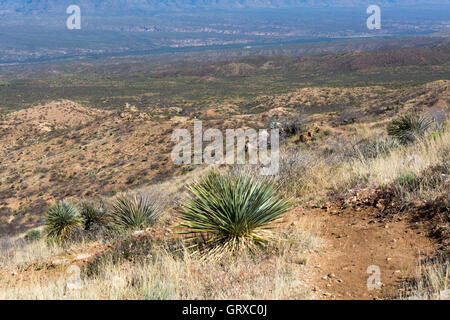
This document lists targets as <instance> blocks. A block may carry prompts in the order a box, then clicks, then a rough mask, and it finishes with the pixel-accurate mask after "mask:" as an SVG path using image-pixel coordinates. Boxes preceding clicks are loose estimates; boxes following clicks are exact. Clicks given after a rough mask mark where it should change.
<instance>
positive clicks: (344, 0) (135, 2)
mask: <svg viewBox="0 0 450 320" xmlns="http://www.w3.org/2000/svg"><path fill="white" fill-rule="evenodd" d="M72 4H77V5H79V6H80V7H82V8H85V10H87V11H88V12H92V10H97V12H99V13H100V12H101V13H102V14H104V13H114V14H128V13H136V12H149V11H154V10H182V9H237V8H289V7H305V6H306V7H312V6H340V7H342V6H365V5H370V4H378V5H382V6H392V5H408V6H413V5H424V4H448V0H377V1H373V0H371V1H369V0H122V1H121V0H0V14H14V13H16V14H33V13H59V12H64V11H65V8H67V7H68V6H69V5H72Z"/></svg>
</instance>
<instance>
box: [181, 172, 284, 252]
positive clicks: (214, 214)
mask: <svg viewBox="0 0 450 320" xmlns="http://www.w3.org/2000/svg"><path fill="white" fill-rule="evenodd" d="M188 191H189V196H188V198H187V199H186V200H185V202H184V203H183V204H182V206H181V212H180V214H181V223H180V227H181V228H185V229H186V230H187V231H185V232H182V233H185V234H189V235H191V239H197V238H199V237H204V236H206V237H207V244H208V245H209V248H210V249H211V250H212V251H213V252H229V253H233V252H236V251H238V250H240V249H242V248H249V249H254V248H256V245H258V244H263V243H265V242H267V240H268V239H269V238H268V235H269V233H268V229H269V228H270V226H269V223H271V222H273V221H276V220H277V219H278V218H280V216H281V215H282V214H284V213H285V212H286V211H287V210H288V208H289V207H290V205H291V203H290V201H288V200H285V199H282V198H281V197H280V196H279V195H278V194H277V191H276V189H275V187H274V185H273V184H272V183H269V182H265V181H263V180H260V179H258V178H256V177H251V176H248V175H245V174H238V175H237V176H231V175H222V174H219V173H217V172H210V173H209V174H207V175H206V176H205V177H204V178H203V179H201V180H200V181H199V182H197V183H195V184H193V185H191V186H190V187H188Z"/></svg>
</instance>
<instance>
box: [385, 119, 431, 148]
mask: <svg viewBox="0 0 450 320" xmlns="http://www.w3.org/2000/svg"><path fill="white" fill-rule="evenodd" d="M432 124H433V119H431V118H429V117H427V116H420V115H417V114H407V115H403V116H400V117H398V118H396V119H394V120H392V121H391V123H389V125H388V127H387V131H388V134H389V135H390V136H392V137H394V138H397V139H398V140H400V141H401V142H402V143H408V142H413V141H415V140H416V138H417V137H422V136H423V135H424V134H425V132H426V131H427V130H428V129H429V128H430V127H431V125H432Z"/></svg>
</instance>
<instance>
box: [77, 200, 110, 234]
mask: <svg viewBox="0 0 450 320" xmlns="http://www.w3.org/2000/svg"><path fill="white" fill-rule="evenodd" d="M79 206H80V214H81V216H82V217H83V224H84V229H85V230H89V229H90V228H91V227H92V226H93V225H95V224H96V225H99V226H106V225H107V224H108V223H109V221H110V216H109V215H108V214H107V211H106V206H105V203H104V202H103V201H102V200H100V201H95V202H94V201H83V202H81V203H80V205H79Z"/></svg>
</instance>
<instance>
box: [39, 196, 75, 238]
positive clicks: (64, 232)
mask: <svg viewBox="0 0 450 320" xmlns="http://www.w3.org/2000/svg"><path fill="white" fill-rule="evenodd" d="M82 221H83V219H82V218H81V217H80V215H79V212H78V210H77V208H76V207H75V206H74V205H73V204H71V203H70V202H67V201H60V202H57V203H56V204H54V205H53V206H51V207H50V208H49V209H48V211H47V213H46V216H45V230H46V232H47V236H48V237H49V238H50V239H53V240H56V241H58V242H61V241H65V240H67V238H69V236H70V235H71V234H72V232H73V231H74V230H75V228H76V227H79V226H82Z"/></svg>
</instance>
